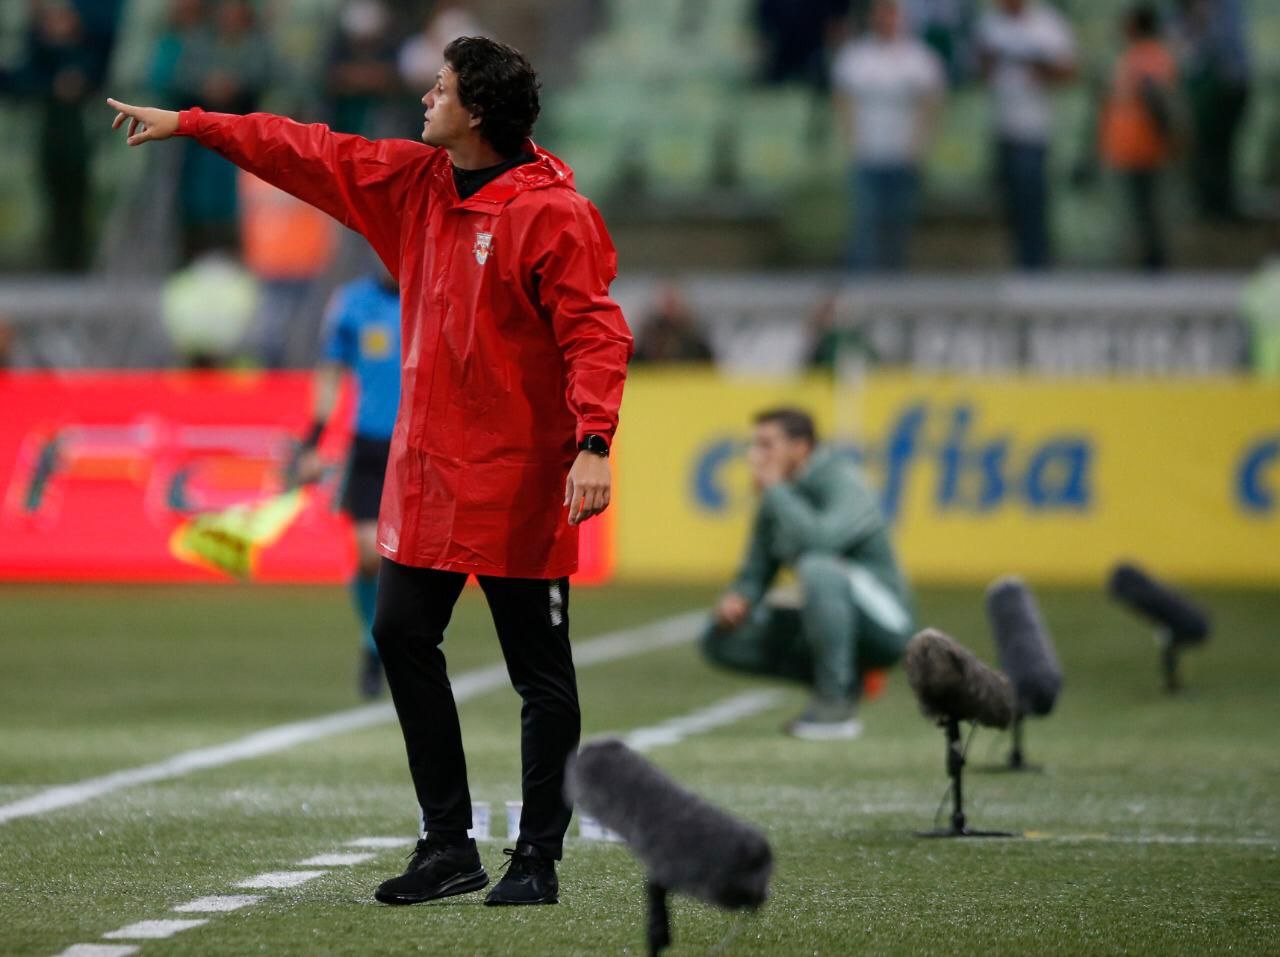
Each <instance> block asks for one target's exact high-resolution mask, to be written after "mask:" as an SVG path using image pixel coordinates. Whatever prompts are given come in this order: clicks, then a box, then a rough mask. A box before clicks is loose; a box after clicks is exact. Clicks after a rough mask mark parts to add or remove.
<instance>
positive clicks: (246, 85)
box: [174, 0, 272, 261]
mask: <svg viewBox="0 0 1280 957" xmlns="http://www.w3.org/2000/svg"><path fill="white" fill-rule="evenodd" d="M271 64H272V53H271V45H270V43H269V42H268V40H267V37H266V34H265V33H264V32H263V31H262V30H261V29H260V28H259V27H258V24H257V20H256V16H255V14H254V10H253V6H252V5H251V4H249V3H248V2H246V0H220V2H218V3H217V6H216V7H214V8H213V22H212V24H211V28H196V29H194V30H191V31H190V32H189V33H188V34H187V35H186V36H185V37H184V39H183V41H182V49H181V53H180V55H179V57H178V60H177V64H176V66H175V68H174V89H175V93H176V97H177V99H178V100H179V102H181V104H182V105H183V106H200V107H203V108H204V109H206V110H210V111H214V112H220V113H252V112H254V111H255V110H256V109H257V108H258V101H259V99H260V98H261V96H262V93H263V92H264V91H265V89H266V87H267V85H268V83H269V82H270V80H271V76H272V65H271ZM179 208H180V211H181V221H182V236H183V253H184V260H187V261H189V260H190V259H191V258H192V257H193V256H195V255H197V254H198V253H200V252H203V251H204V250H207V249H217V248H230V247H233V246H234V245H235V243H236V241H237V218H238V215H239V208H238V204H237V201H236V168H235V166H234V165H233V164H231V163H229V162H228V161H227V160H225V159H223V158H222V157H221V156H219V155H218V154H217V153H214V152H213V151H212V150H206V149H203V148H202V147H200V146H199V145H198V144H197V143H196V142H195V140H194V139H189V140H187V141H186V145H185V146H184V149H183V157H182V175H181V180H180V185H179Z"/></svg>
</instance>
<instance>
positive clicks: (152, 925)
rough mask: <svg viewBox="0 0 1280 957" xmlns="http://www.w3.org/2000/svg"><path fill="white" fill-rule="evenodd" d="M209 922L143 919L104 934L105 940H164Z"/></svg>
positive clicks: (202, 919) (201, 920)
mask: <svg viewBox="0 0 1280 957" xmlns="http://www.w3.org/2000/svg"><path fill="white" fill-rule="evenodd" d="M207 923H209V921H208V920H206V919H204V918H201V919H199V920H142V921H138V923H136V924H130V925H129V926H128V927H121V928H120V929H119V930H113V931H111V932H110V933H109V934H103V935H102V936H103V939H104V940H164V939H165V938H166V937H172V936H173V935H174V934H178V933H181V932H182V931H184V930H190V929H191V928H192V927H201V926H203V925H205V924H207Z"/></svg>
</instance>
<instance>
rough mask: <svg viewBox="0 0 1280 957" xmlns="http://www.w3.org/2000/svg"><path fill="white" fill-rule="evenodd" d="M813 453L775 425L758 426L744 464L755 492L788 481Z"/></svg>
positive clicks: (773, 423) (768, 423) (762, 424)
mask: <svg viewBox="0 0 1280 957" xmlns="http://www.w3.org/2000/svg"><path fill="white" fill-rule="evenodd" d="M811 451H812V449H811V447H810V446H809V443H808V442H806V441H805V440H804V439H793V438H791V437H790V436H788V435H787V433H786V432H784V431H783V430H782V426H781V425H779V424H778V423H777V422H761V423H760V424H759V425H757V426H756V427H755V431H754V432H753V433H752V435H751V446H750V447H749V448H748V449H747V464H748V465H750V466H751V477H752V479H753V480H754V481H755V484H756V487H757V488H765V487H768V486H769V485H772V484H773V483H774V482H778V481H787V480H789V479H792V478H794V477H795V475H796V474H797V473H798V472H799V471H800V469H801V468H803V467H804V464H805V463H806V462H807V461H809V454H810V452H811Z"/></svg>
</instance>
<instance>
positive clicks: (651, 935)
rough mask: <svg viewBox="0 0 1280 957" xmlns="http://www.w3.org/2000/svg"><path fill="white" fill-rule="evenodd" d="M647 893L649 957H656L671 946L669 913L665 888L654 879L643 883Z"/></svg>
mask: <svg viewBox="0 0 1280 957" xmlns="http://www.w3.org/2000/svg"><path fill="white" fill-rule="evenodd" d="M645 891H646V892H647V894H648V895H649V928H648V942H649V957H658V954H660V953H661V952H662V951H663V950H665V949H666V948H667V947H670V946H671V915H670V914H669V913H668V912H667V889H666V888H665V887H663V886H662V885H661V884H659V883H657V882H655V881H648V882H647V883H646V884H645Z"/></svg>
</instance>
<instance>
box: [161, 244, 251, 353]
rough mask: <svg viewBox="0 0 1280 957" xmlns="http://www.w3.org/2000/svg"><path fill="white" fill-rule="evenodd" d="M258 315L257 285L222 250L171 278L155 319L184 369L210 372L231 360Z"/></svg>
mask: <svg viewBox="0 0 1280 957" xmlns="http://www.w3.org/2000/svg"><path fill="white" fill-rule="evenodd" d="M257 309H258V284H257V282H256V281H255V280H254V278H253V276H252V275H251V274H250V273H249V271H248V270H247V269H245V268H244V266H242V265H241V264H240V263H239V262H237V261H236V259H235V257H234V256H233V255H231V254H230V253H229V252H227V251H225V250H210V251H207V252H204V253H202V254H201V255H200V256H198V257H197V258H196V259H195V260H194V261H193V262H192V263H191V264H190V265H189V266H187V267H185V268H183V269H180V270H178V271H177V272H176V273H174V274H173V275H172V276H171V277H170V278H169V281H168V282H167V283H165V287H164V292H163V294H162V297H161V305H160V314H161V319H162V321H163V323H164V327H165V330H166V331H167V332H168V333H169V338H170V340H171V341H172V342H173V347H174V350H175V351H176V352H177V353H178V355H179V357H180V358H181V360H182V364H183V365H184V366H185V367H186V368H188V369H216V368H219V367H221V366H224V365H227V364H228V363H229V362H230V361H231V360H232V359H233V358H234V357H235V354H236V351H237V349H238V348H239V346H240V344H241V343H242V342H243V341H244V338H245V335H246V333H247V332H248V331H249V327H250V325H251V323H252V322H253V317H254V314H255V313H256V312H257Z"/></svg>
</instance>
